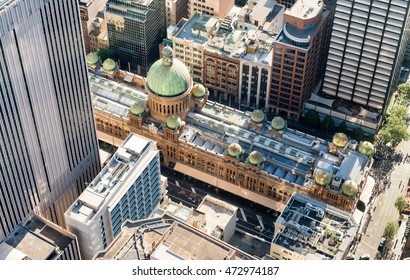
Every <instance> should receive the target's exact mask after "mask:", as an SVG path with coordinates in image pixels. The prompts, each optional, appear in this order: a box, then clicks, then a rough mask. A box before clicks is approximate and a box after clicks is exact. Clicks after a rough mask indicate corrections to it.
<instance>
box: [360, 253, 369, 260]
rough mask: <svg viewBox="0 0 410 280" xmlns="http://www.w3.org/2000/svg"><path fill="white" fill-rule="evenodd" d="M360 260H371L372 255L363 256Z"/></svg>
mask: <svg viewBox="0 0 410 280" xmlns="http://www.w3.org/2000/svg"><path fill="white" fill-rule="evenodd" d="M359 260H370V255H369V254H364V255H361V256H360V257H359Z"/></svg>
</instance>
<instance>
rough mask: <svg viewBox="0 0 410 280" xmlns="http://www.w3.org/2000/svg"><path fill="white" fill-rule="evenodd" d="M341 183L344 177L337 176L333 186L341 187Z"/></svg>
mask: <svg viewBox="0 0 410 280" xmlns="http://www.w3.org/2000/svg"><path fill="white" fill-rule="evenodd" d="M341 183H342V179H340V178H339V177H335V178H334V179H333V181H332V186H333V187H335V188H339V187H340V184H341Z"/></svg>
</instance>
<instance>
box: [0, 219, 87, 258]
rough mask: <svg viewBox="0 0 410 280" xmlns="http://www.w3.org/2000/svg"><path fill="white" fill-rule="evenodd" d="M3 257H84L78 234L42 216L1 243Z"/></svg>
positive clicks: (21, 227) (26, 224)
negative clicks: (81, 252)
mask: <svg viewBox="0 0 410 280" xmlns="http://www.w3.org/2000/svg"><path fill="white" fill-rule="evenodd" d="M0 260H39V261H42V260H81V256H80V249H79V247H78V242H77V237H76V236H75V235H74V234H72V233H70V232H68V231H67V230H64V229H63V228H61V227H59V226H57V225H56V224H53V223H51V222H49V221H47V220H46V219H43V218H41V217H39V216H34V217H33V218H31V219H30V220H28V221H27V222H26V223H25V224H24V225H19V226H17V227H16V228H15V229H14V231H13V232H12V233H11V234H9V235H8V236H7V238H6V239H5V240H4V242H2V243H0Z"/></svg>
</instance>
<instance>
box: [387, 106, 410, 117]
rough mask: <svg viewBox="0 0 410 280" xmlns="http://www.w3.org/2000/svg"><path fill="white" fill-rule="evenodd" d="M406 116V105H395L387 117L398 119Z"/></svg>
mask: <svg viewBox="0 0 410 280" xmlns="http://www.w3.org/2000/svg"><path fill="white" fill-rule="evenodd" d="M407 116H408V113H407V107H406V106H403V105H395V106H394V107H393V109H392V110H391V112H390V116H389V117H393V118H398V119H400V120H403V119H404V118H406V117H407Z"/></svg>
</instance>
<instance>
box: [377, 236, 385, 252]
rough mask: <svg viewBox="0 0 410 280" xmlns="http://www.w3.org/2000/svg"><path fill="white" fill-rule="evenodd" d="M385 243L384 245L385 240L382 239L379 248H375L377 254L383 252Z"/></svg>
mask: <svg viewBox="0 0 410 280" xmlns="http://www.w3.org/2000/svg"><path fill="white" fill-rule="evenodd" d="M385 243H386V238H384V237H382V239H381V240H380V243H379V246H378V247H377V251H379V252H381V251H383V248H384V245H385Z"/></svg>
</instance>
